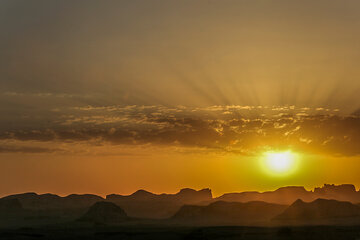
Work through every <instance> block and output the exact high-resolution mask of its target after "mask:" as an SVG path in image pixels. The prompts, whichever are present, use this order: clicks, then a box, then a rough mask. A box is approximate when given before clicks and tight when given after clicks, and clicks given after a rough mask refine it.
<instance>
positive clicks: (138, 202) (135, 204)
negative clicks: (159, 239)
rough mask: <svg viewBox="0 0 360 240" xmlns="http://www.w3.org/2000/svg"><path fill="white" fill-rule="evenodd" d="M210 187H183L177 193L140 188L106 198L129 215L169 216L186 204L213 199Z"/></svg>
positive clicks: (201, 202)
mask: <svg viewBox="0 0 360 240" xmlns="http://www.w3.org/2000/svg"><path fill="white" fill-rule="evenodd" d="M212 199H213V198H212V193H211V190H210V189H202V190H199V191H196V190H194V189H190V188H185V189H181V190H180V191H179V192H178V193H176V194H154V193H151V192H148V191H145V190H138V191H136V192H134V193H133V194H131V195H126V196H124V195H117V194H111V195H107V196H106V200H107V201H110V202H113V203H115V204H117V205H119V206H120V207H121V208H123V209H124V210H125V211H126V212H127V213H128V214H129V216H132V217H138V218H168V217H171V216H172V215H174V214H175V213H176V211H178V210H179V209H180V207H181V206H183V205H184V204H204V203H206V202H210V201H212Z"/></svg>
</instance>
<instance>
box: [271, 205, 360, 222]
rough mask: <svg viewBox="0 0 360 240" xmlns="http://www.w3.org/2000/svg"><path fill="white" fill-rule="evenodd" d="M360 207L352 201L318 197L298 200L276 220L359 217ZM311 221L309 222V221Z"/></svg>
mask: <svg viewBox="0 0 360 240" xmlns="http://www.w3.org/2000/svg"><path fill="white" fill-rule="evenodd" d="M359 217H360V207H359V206H358V205H355V204H352V203H350V202H344V201H337V200H329V199H316V200H315V201H312V202H304V201H302V200H300V199H299V200H297V201H295V202H294V203H293V204H291V205H290V206H289V207H288V208H287V209H286V210H285V211H284V212H283V213H281V214H279V215H278V216H277V217H275V218H274V220H279V221H289V220H290V221H308V220H331V219H333V220H338V219H344V218H359ZM308 223H309V222H308Z"/></svg>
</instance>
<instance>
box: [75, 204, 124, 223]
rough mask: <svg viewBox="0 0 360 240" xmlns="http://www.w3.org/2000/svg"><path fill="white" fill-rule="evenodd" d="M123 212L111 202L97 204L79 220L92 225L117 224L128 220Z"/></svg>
mask: <svg viewBox="0 0 360 240" xmlns="http://www.w3.org/2000/svg"><path fill="white" fill-rule="evenodd" d="M128 219H129V218H128V216H127V214H126V213H125V211H124V210H123V209H122V208H120V207H119V206H117V205H116V204H114V203H111V202H105V201H101V202H97V203H95V204H94V205H93V206H91V207H90V208H89V210H88V211H87V212H86V213H85V214H84V215H83V216H82V217H81V218H80V219H79V221H84V222H92V223H119V222H123V221H126V220H128Z"/></svg>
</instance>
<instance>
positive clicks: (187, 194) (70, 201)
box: [0, 184, 360, 222]
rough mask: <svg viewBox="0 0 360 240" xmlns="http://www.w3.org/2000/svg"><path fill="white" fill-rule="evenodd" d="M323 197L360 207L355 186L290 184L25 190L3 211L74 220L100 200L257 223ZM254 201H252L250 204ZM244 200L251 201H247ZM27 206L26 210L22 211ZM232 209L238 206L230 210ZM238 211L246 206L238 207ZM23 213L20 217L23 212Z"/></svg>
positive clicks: (138, 212) (140, 214) (164, 215)
mask: <svg viewBox="0 0 360 240" xmlns="http://www.w3.org/2000/svg"><path fill="white" fill-rule="evenodd" d="M318 198H320V199H333V200H337V201H347V202H351V203H353V204H354V206H355V205H356V206H359V205H358V204H360V192H359V191H357V190H356V188H355V186H354V185H351V184H342V185H331V184H325V185H324V186H322V187H319V188H315V189H314V190H312V191H307V190H306V189H305V188H304V187H301V186H288V187H282V188H279V189H277V190H275V191H266V192H239V193H226V194H224V195H222V196H220V197H216V198H213V196H212V192H211V190H210V189H208V188H205V189H202V190H194V189H191V188H184V189H181V190H180V191H179V192H177V193H175V194H166V193H163V194H154V193H151V192H148V191H146V190H138V191H136V192H134V193H133V194H130V195H118V194H111V195H108V196H106V199H104V198H102V197H100V196H97V195H93V194H71V195H68V196H65V197H61V196H58V195H55V194H49V193H48V194H36V193H23V194H15V195H10V196H7V197H4V198H2V199H0V212H1V209H6V210H8V209H18V210H13V211H12V212H15V211H18V212H22V213H21V214H23V215H26V216H32V217H33V218H46V217H48V218H52V219H56V218H58V219H62V220H64V221H70V220H74V219H78V218H79V217H81V216H83V215H84V213H86V212H87V211H88V209H89V208H90V207H92V206H93V205H94V204H95V203H97V202H104V201H106V202H111V203H113V204H115V205H117V206H118V207H120V208H121V209H122V210H123V211H124V212H126V214H127V216H129V217H131V218H139V219H145V218H146V219H164V220H165V219H169V218H172V217H173V216H174V217H175V216H176V218H178V219H180V218H184V219H185V216H193V217H194V219H196V218H198V219H200V220H201V219H202V218H203V217H204V216H207V217H208V219H213V220H214V221H215V220H216V218H219V219H223V220H224V221H230V222H231V221H234V220H236V221H238V222H241V221H242V220H241V219H242V218H244V219H245V218H248V219H251V221H262V220H264V219H267V218H268V217H275V216H272V212H271V211H270V210H268V209H267V208H266V207H267V206H270V205H266V204H274V205H271V206H273V207H274V208H275V209H278V205H281V206H283V205H287V206H289V205H291V204H293V203H294V202H295V201H296V200H297V199H300V200H301V201H303V202H305V203H309V202H313V201H315V200H316V199H318ZM249 202H252V203H251V204H250V203H249ZM254 202H262V203H254ZM297 202H298V201H297ZM240 203H247V204H245V205H243V204H240ZM256 204H258V207H259V209H264V210H261V211H263V212H264V215H263V216H260V215H259V216H258V217H255V214H258V213H259V212H260V211H258V212H254V213H252V212H251V211H252V210H251V209H252V206H255V205H256ZM2 206H6V207H2ZM292 207H293V206H292ZM21 208H22V209H23V211H21V210H20V209H21ZM231 208H233V209H234V210H229V209H231ZM279 208H281V207H279ZM237 209H242V210H241V211H240V210H239V211H238V210H237ZM345 210H346V209H345ZM345 210H344V211H345ZM4 211H5V210H3V211H2V212H4ZM237 211H238V212H237ZM289 211H290V210H289ZM304 211H305V210H304ZM318 211H320V210H318ZM8 212H9V211H8ZM235 213H237V216H238V217H235V216H232V214H235ZM242 213H244V214H245V213H246V214H245V215H246V216H245V215H242ZM275 213H276V214H277V215H279V219H285V216H286V214H285V213H284V215H283V216H282V215H281V213H282V212H276V211H275ZM0 214H1V213H0ZM21 214H18V215H19V216H20V215H21ZM196 214H198V215H196ZM222 214H223V215H224V216H223V217H222V218H221V217H219V216H221V215H222ZM249 216H250V217H249ZM251 216H254V217H251ZM309 216H310V215H309ZM0 217H1V216H0ZM310 217H314V216H310ZM252 218H253V219H252ZM289 219H290V218H289ZM213 220H211V221H213Z"/></svg>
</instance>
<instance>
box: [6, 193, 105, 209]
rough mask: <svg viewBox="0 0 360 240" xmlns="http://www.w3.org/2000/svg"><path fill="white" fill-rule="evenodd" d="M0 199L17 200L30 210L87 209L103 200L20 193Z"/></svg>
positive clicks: (75, 195)
mask: <svg viewBox="0 0 360 240" xmlns="http://www.w3.org/2000/svg"><path fill="white" fill-rule="evenodd" d="M2 199H18V200H19V202H20V203H21V205H22V206H23V207H24V208H26V209H31V210H51V209H74V208H75V209H77V208H88V207H90V206H91V205H93V204H94V203H96V202H98V201H103V200H104V199H103V198H102V197H100V196H97V195H93V194H82V195H80V194H71V195H69V196H66V197H60V196H58V195H55V194H50V193H47V194H36V193H22V194H15V195H10V196H7V197H4V198H2Z"/></svg>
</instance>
